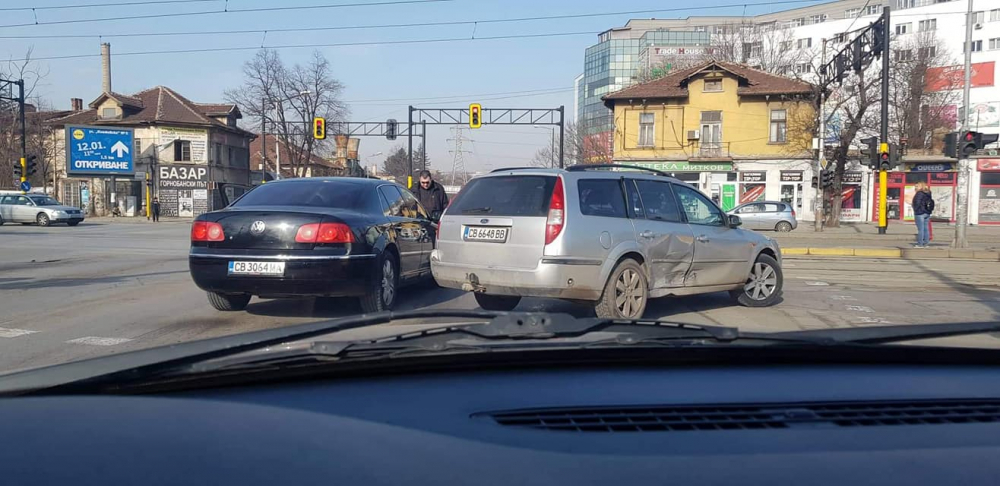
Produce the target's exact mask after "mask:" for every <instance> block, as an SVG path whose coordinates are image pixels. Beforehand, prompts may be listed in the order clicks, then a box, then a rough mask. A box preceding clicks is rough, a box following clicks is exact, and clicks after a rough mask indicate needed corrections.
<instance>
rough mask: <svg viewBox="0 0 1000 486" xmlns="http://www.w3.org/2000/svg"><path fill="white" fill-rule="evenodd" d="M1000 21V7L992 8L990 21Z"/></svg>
mask: <svg viewBox="0 0 1000 486" xmlns="http://www.w3.org/2000/svg"><path fill="white" fill-rule="evenodd" d="M996 21H1000V8H995V9H993V10H990V22H996Z"/></svg>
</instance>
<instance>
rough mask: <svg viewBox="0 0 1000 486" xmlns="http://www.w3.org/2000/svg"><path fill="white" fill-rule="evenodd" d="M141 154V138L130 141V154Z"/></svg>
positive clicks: (135, 155)
mask: <svg viewBox="0 0 1000 486" xmlns="http://www.w3.org/2000/svg"><path fill="white" fill-rule="evenodd" d="M141 154H142V140H141V139H138V138H137V139H135V140H134V141H132V156H133V157H138V156H139V155H141Z"/></svg>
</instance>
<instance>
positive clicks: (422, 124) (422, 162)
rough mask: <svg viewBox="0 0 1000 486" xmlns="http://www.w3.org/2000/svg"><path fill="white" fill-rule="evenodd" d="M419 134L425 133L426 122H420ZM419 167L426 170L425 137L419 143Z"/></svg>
mask: <svg viewBox="0 0 1000 486" xmlns="http://www.w3.org/2000/svg"><path fill="white" fill-rule="evenodd" d="M420 133H421V134H425V133H427V120H420ZM420 167H421V169H422V170H427V137H424V138H423V139H422V141H421V142H420Z"/></svg>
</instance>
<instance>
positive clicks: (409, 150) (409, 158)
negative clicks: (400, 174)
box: [406, 105, 427, 189]
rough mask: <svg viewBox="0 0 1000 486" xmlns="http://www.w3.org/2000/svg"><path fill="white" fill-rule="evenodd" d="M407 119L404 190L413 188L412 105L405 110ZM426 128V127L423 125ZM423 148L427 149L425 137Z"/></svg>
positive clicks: (425, 138)
mask: <svg viewBox="0 0 1000 486" xmlns="http://www.w3.org/2000/svg"><path fill="white" fill-rule="evenodd" d="M407 117H408V119H409V121H407V122H406V143H407V145H408V148H407V150H406V160H407V161H408V164H409V165H408V167H409V170H408V171H407V172H406V188H407V189H412V188H413V105H410V109H409V110H407ZM425 126H426V125H425ZM424 147H425V150H426V147H427V137H424Z"/></svg>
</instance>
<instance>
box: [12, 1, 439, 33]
mask: <svg viewBox="0 0 1000 486" xmlns="http://www.w3.org/2000/svg"><path fill="white" fill-rule="evenodd" d="M454 1H456V0H383V1H379V2H356V3H332V4H325V5H297V6H282V7H260V8H241V9H229V8H228V7H225V8H223V9H222V10H202V11H198V12H169V13H160V14H147V15H124V16H121V17H103V18H92V19H67V20H50V21H45V22H41V21H38V20H37V19H36V20H35V22H30V23H22V24H5V25H0V28H8V27H30V26H32V25H62V24H83V23H92V22H110V21H113V20H143V19H159V18H167V17H190V16H195V15H219V14H236V13H254V12H281V11H292V10H319V9H329V8H347V7H381V6H386V5H405V4H422V3H441V2H454Z"/></svg>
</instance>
